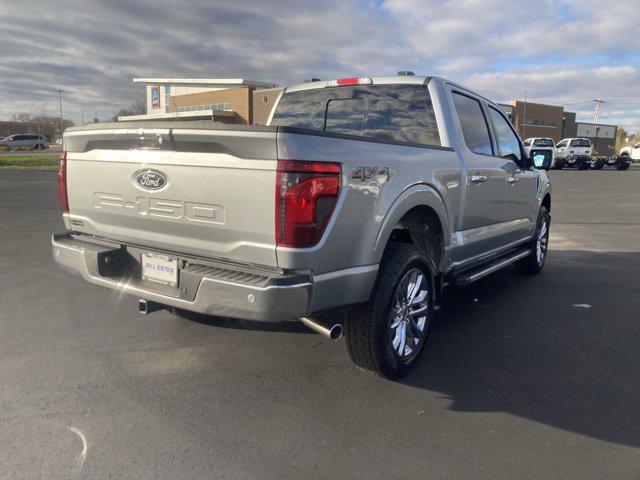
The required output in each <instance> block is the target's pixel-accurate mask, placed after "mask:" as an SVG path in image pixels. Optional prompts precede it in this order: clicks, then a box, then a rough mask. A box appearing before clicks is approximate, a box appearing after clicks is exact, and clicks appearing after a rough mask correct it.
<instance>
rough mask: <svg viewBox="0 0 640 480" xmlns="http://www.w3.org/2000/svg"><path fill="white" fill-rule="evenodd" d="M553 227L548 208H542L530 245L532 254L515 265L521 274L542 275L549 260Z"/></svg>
mask: <svg viewBox="0 0 640 480" xmlns="http://www.w3.org/2000/svg"><path fill="white" fill-rule="evenodd" d="M550 226H551V216H550V215H549V211H548V210H547V207H545V206H544V205H543V206H541V207H540V212H539V213H538V223H537V225H536V233H535V235H534V236H533V239H532V240H531V243H530V248H531V252H530V253H529V255H527V256H526V257H524V258H523V259H522V260H518V261H517V262H516V263H515V267H516V269H517V270H518V271H519V272H522V273H529V274H536V273H540V271H541V270H542V267H544V262H545V260H546V259H547V249H548V247H549V227H550Z"/></svg>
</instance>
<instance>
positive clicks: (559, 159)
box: [554, 138, 591, 170]
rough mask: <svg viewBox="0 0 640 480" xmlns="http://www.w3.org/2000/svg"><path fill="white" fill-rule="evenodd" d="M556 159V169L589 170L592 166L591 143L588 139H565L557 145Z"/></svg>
mask: <svg viewBox="0 0 640 480" xmlns="http://www.w3.org/2000/svg"><path fill="white" fill-rule="evenodd" d="M555 158H556V162H555V166H554V168H557V169H560V168H562V167H564V166H566V167H578V169H580V170H587V169H588V168H589V167H590V166H591V141H590V140H589V139H588V138H564V139H562V140H560V142H558V144H557V145H556V152H555Z"/></svg>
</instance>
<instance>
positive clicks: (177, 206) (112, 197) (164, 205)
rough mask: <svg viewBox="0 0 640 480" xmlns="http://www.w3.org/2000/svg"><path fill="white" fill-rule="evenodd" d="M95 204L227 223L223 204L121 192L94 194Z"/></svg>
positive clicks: (222, 223)
mask: <svg viewBox="0 0 640 480" xmlns="http://www.w3.org/2000/svg"><path fill="white" fill-rule="evenodd" d="M93 206H94V208H98V209H106V210H112V211H118V210H120V211H121V212H122V213H123V214H127V213H132V214H137V215H142V216H147V215H148V216H151V217H162V218H167V219H172V220H185V221H188V222H199V223H213V224H217V225H224V224H225V210H224V208H223V207H222V206H221V205H213V204H208V203H197V202H184V201H182V200H169V199H164V198H155V197H150V196H139V197H136V198H131V199H125V197H124V195H122V194H119V193H102V192H96V193H94V194H93Z"/></svg>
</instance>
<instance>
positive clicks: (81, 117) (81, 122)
mask: <svg viewBox="0 0 640 480" xmlns="http://www.w3.org/2000/svg"><path fill="white" fill-rule="evenodd" d="M80 125H84V110H80Z"/></svg>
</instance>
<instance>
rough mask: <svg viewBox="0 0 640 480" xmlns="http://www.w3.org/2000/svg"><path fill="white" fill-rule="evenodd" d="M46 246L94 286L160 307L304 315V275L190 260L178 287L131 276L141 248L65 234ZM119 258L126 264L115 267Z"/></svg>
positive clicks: (307, 279)
mask: <svg viewBox="0 0 640 480" xmlns="http://www.w3.org/2000/svg"><path fill="white" fill-rule="evenodd" d="M51 246H52V250H53V258H54V259H55V261H56V262H57V263H58V265H59V266H60V267H61V268H63V269H64V270H66V271H68V272H71V273H73V274H75V275H78V276H80V277H81V278H83V279H85V280H86V281H87V282H90V283H93V284H95V285H100V286H103V287H106V288H110V289H112V290H118V291H122V292H124V293H127V294H129V295H133V296H136V297H138V298H142V299H145V300H151V301H154V302H157V303H161V304H163V305H168V306H171V307H176V308H182V309H185V310H190V311H194V312H199V313H203V314H207V315H216V316H223V317H232V318H242V319H250V320H262V321H281V320H290V319H298V318H300V317H302V316H305V315H307V314H308V313H309V312H308V309H309V304H310V299H311V290H312V279H311V276H310V275H307V274H300V273H294V274H281V273H278V272H266V271H262V270H256V271H251V270H249V269H247V268H244V267H238V268H235V266H233V267H232V266H229V265H226V264H224V265H221V264H216V263H215V262H213V261H212V262H206V263H205V262H203V263H202V264H200V263H198V262H197V260H196V261H192V260H189V261H186V262H185V264H184V267H183V268H182V270H181V271H180V278H179V285H178V286H177V287H169V286H165V285H158V284H152V283H150V282H146V281H144V280H142V279H141V278H140V276H139V274H136V272H135V265H136V262H137V260H136V255H137V252H139V251H141V249H140V248H127V247H124V246H120V245H117V244H114V245H108V244H102V243H94V242H92V241H89V240H85V239H82V238H78V237H74V236H72V235H71V234H69V233H63V234H55V235H53V237H52V239H51ZM105 256H110V257H112V258H114V257H115V258H116V261H115V265H116V267H114V264H109V265H107V264H106V263H105V262H103V260H104V258H105ZM176 256H177V257H179V258H183V256H182V255H179V254H176ZM118 259H121V260H122V263H125V264H126V268H125V267H123V268H122V269H121V270H118V268H117V263H118Z"/></svg>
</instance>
